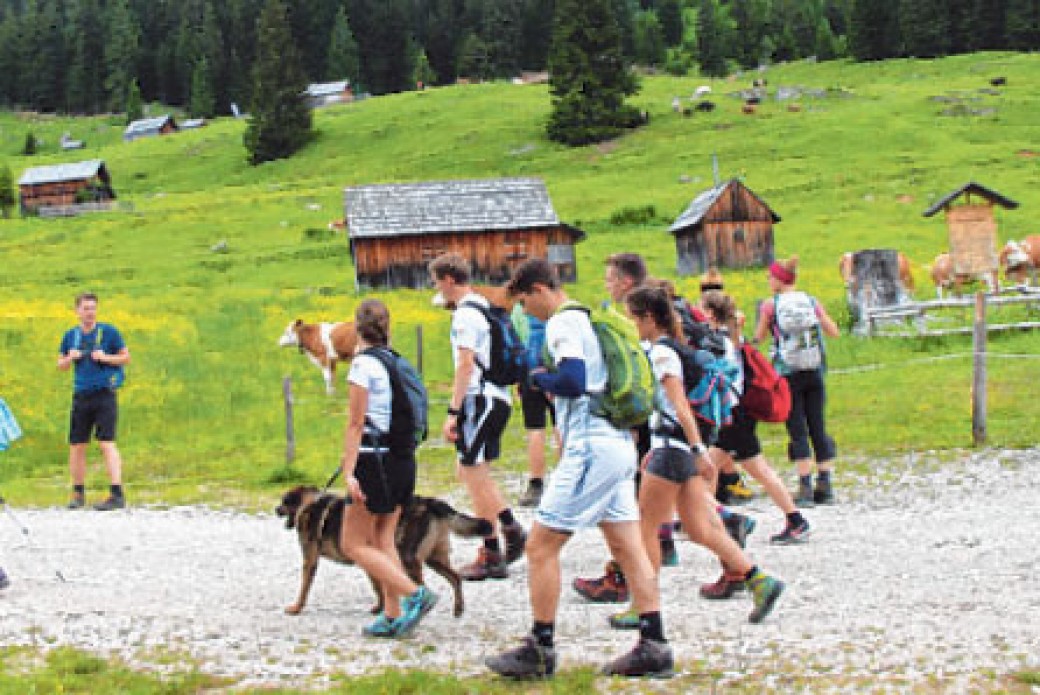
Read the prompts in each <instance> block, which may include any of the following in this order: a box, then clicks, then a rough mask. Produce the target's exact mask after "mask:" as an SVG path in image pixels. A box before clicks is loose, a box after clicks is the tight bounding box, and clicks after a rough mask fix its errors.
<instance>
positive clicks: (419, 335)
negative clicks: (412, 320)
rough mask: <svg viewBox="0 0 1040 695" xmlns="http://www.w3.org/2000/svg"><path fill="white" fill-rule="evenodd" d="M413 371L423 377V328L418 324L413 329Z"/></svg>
mask: <svg viewBox="0 0 1040 695" xmlns="http://www.w3.org/2000/svg"><path fill="white" fill-rule="evenodd" d="M415 370H416V371H417V372H419V376H422V375H423V327H422V324H421V323H420V324H419V325H417V326H416V327H415Z"/></svg>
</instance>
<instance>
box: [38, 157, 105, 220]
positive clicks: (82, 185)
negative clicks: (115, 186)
mask: <svg viewBox="0 0 1040 695" xmlns="http://www.w3.org/2000/svg"><path fill="white" fill-rule="evenodd" d="M115 197H116V193H115V191H114V190H112V179H111V177H110V176H109V174H108V169H106V168H105V163H104V162H103V161H101V160H100V159H91V160H87V161H85V162H74V163H72V164H54V165H51V166H42V167H33V168H31V169H26V170H25V173H23V174H22V177H21V178H20V179H18V199H19V203H20V206H21V211H22V214H23V215H25V214H36V213H39V212H40V211H41V209H46V208H58V207H67V206H70V205H79V204H83V203H101V202H105V201H109V200H114V199H115Z"/></svg>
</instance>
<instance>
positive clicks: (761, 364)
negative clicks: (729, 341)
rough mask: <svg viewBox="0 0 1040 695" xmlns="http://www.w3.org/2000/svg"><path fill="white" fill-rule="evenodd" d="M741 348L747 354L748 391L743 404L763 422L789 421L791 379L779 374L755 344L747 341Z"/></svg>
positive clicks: (742, 399) (745, 359) (745, 382)
mask: <svg viewBox="0 0 1040 695" xmlns="http://www.w3.org/2000/svg"><path fill="white" fill-rule="evenodd" d="M740 351H741V353H742V354H743V356H744V395H743V396H742V397H741V399H740V405H741V406H743V408H744V411H745V412H746V413H747V414H748V415H750V416H751V417H753V418H754V419H755V420H758V421H759V422H786V421H787V416H788V415H789V414H790V413H791V389H790V387H789V386H788V385H787V379H785V378H784V377H782V376H780V375H779V374H777V372H776V370H775V369H773V365H771V364H770V363H769V360H767V359H766V358H765V355H763V354H762V353H761V352H759V351H758V348H756V347H755V346H754V345H752V344H750V343H743V344H742V345H741V346H740Z"/></svg>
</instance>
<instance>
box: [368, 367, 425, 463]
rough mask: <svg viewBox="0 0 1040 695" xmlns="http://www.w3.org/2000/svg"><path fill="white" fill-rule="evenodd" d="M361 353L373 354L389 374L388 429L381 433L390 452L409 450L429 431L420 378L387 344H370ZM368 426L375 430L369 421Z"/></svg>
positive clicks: (423, 391) (423, 389)
mask: <svg viewBox="0 0 1040 695" xmlns="http://www.w3.org/2000/svg"><path fill="white" fill-rule="evenodd" d="M361 354H363V355H371V356H372V357H375V358H376V359H377V360H379V362H380V363H381V364H382V365H383V367H384V368H385V369H386V372H387V374H389V375H390V394H391V395H390V429H389V430H388V431H387V432H384V433H382V435H381V436H385V437H386V445H387V448H388V449H389V450H390V451H391V452H392V453H411V452H412V451H415V448H416V447H417V446H419V445H420V444H421V443H423V442H424V441H426V436H427V434H428V433H429V427H428V412H429V404H430V399H429V396H428V395H427V393H426V386H425V385H424V384H423V381H422V377H420V376H419V373H418V372H417V371H415V367H413V366H412V363H411V362H409V361H408V360H406V359H405V358H404V357H402V356H401V355H400V354H398V353H397V352H396V351H395V350H394V349H393V348H389V347H370V348H368V349H367V350H365V351H363V352H362V353H361ZM369 425H370V426H371V427H372V428H373V429H376V430H377V431H378V429H377V428H376V427H375V426H374V425H372V423H371V422H369Z"/></svg>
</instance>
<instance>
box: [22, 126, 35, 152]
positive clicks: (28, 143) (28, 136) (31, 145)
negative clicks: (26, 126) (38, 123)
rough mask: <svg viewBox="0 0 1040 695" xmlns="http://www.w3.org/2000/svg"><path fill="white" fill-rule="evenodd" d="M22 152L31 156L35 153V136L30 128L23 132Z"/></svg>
mask: <svg viewBox="0 0 1040 695" xmlns="http://www.w3.org/2000/svg"><path fill="white" fill-rule="evenodd" d="M22 154H23V155H25V156H26V157H32V156H33V155H34V154H36V136H35V135H33V132H32V131H31V130H30V131H28V132H26V133H25V144H24V145H22Z"/></svg>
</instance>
